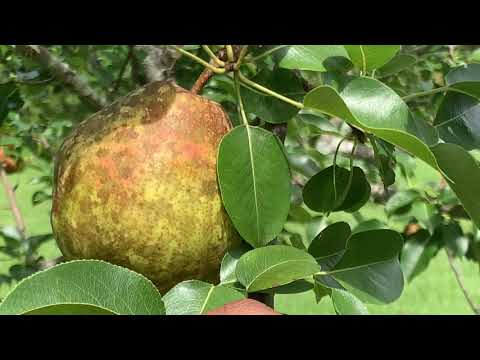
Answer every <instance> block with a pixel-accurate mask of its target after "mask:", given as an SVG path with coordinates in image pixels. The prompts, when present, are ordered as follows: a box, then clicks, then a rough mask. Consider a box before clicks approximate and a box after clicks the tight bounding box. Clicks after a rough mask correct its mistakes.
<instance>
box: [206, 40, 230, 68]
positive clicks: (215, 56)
mask: <svg viewBox="0 0 480 360" xmlns="http://www.w3.org/2000/svg"><path fill="white" fill-rule="evenodd" d="M202 48H203V50H205V52H206V53H207V54H208V56H210V58H211V59H212V60H213V61H215V62H216V63H217V65H218V66H220V67H224V66H225V61H222V60H220V59H219V58H218V56H217V55H215V53H214V52H213V51H212V49H210V47H209V46H208V45H202Z"/></svg>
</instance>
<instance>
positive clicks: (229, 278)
mask: <svg viewBox="0 0 480 360" xmlns="http://www.w3.org/2000/svg"><path fill="white" fill-rule="evenodd" d="M250 250H252V248H251V247H250V246H247V245H246V244H244V243H242V244H241V245H240V246H238V247H236V248H234V249H230V250H229V251H228V252H227V253H226V254H225V256H224V257H223V259H222V264H221V265H220V283H221V284H222V285H225V284H235V283H236V282H237V281H238V280H237V276H236V275H235V268H236V267H237V263H238V260H240V258H241V257H242V255H244V254H246V253H247V252H248V251H250Z"/></svg>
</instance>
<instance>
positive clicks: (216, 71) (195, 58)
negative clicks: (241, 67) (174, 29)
mask: <svg viewBox="0 0 480 360" xmlns="http://www.w3.org/2000/svg"><path fill="white" fill-rule="evenodd" d="M169 46H171V47H173V48H174V49H175V50H177V51H178V52H180V53H181V54H183V55H185V56H188V57H189V58H190V59H192V60H194V61H196V62H198V63H199V64H201V65H203V66H205V67H206V68H207V69H209V70H211V71H212V72H213V73H215V74H224V73H225V71H226V70H225V69H224V68H218V67H216V66H213V65H211V64H209V63H208V62H206V61H205V60H203V59H201V58H199V57H198V56H196V55H193V54H192V53H190V52H188V51H186V50H183V49H182V48H180V47H178V46H176V45H169Z"/></svg>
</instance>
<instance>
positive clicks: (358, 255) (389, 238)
mask: <svg viewBox="0 0 480 360" xmlns="http://www.w3.org/2000/svg"><path fill="white" fill-rule="evenodd" d="M402 246H403V239H402V237H401V235H400V234H399V233H397V232H396V231H392V230H370V231H364V232H360V233H356V234H353V235H352V236H351V237H350V238H349V239H348V241H347V247H346V251H345V254H344V255H343V256H342V259H341V260H340V261H339V262H338V263H337V264H336V265H335V267H334V268H333V270H332V273H337V272H338V271H342V270H350V269H354V268H359V267H364V266H367V265H371V264H375V263H379V262H382V261H386V260H390V259H392V258H394V257H396V256H398V254H399V252H400V250H401V249H402Z"/></svg>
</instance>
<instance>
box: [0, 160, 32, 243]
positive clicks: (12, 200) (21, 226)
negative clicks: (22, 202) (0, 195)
mask: <svg viewBox="0 0 480 360" xmlns="http://www.w3.org/2000/svg"><path fill="white" fill-rule="evenodd" d="M0 178H1V181H2V184H3V188H4V189H5V193H6V194H7V198H8V202H9V204H10V210H11V211H12V215H13V218H14V219H15V224H16V226H17V230H18V232H19V233H20V236H21V237H22V240H25V238H26V236H25V221H24V220H23V217H22V214H21V213H20V209H19V207H18V204H17V199H16V197H15V192H14V191H13V187H12V185H10V182H9V181H8V178H7V173H6V172H5V169H4V168H3V166H0Z"/></svg>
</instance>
